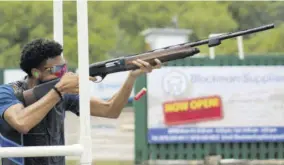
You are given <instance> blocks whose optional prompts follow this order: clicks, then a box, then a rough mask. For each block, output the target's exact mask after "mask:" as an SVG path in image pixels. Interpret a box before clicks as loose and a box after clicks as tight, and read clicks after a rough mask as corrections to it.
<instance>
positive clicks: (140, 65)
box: [132, 61, 146, 70]
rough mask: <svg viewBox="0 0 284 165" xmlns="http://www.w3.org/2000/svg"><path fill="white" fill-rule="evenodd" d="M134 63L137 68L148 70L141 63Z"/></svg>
mask: <svg viewBox="0 0 284 165" xmlns="http://www.w3.org/2000/svg"><path fill="white" fill-rule="evenodd" d="M132 63H133V64H134V65H136V66H138V67H139V68H140V69H141V70H146V68H145V67H144V66H143V65H142V64H141V63H139V62H137V61H132Z"/></svg>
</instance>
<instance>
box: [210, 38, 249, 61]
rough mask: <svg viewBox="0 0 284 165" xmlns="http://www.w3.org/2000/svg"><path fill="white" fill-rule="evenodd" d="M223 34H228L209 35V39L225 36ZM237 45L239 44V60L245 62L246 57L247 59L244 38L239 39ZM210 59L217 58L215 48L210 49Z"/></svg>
mask: <svg viewBox="0 0 284 165" xmlns="http://www.w3.org/2000/svg"><path fill="white" fill-rule="evenodd" d="M223 34H226V33H213V34H210V35H209V38H214V37H217V36H219V35H223ZM237 44H238V51H239V58H240V59H242V60H243V59H244V57H245V55H244V54H245V53H244V46H243V36H238V37H237ZM209 57H210V59H214V58H215V47H210V48H209Z"/></svg>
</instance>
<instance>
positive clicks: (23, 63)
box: [20, 38, 63, 77]
mask: <svg viewBox="0 0 284 165" xmlns="http://www.w3.org/2000/svg"><path fill="white" fill-rule="evenodd" d="M62 51H63V48H62V46H61V44H59V43H58V42H56V41H54V40H49V39H43V38H39V39H35V40H33V41H31V42H29V43H28V44H26V45H25V46H24V47H23V50H22V52H21V60H20V67H21V69H22V70H23V71H24V72H26V73H27V74H28V76H29V77H31V76H32V74H31V70H32V68H38V67H39V66H41V65H42V64H43V63H44V62H46V60H47V59H49V58H54V57H56V56H60V55H61V53H62Z"/></svg>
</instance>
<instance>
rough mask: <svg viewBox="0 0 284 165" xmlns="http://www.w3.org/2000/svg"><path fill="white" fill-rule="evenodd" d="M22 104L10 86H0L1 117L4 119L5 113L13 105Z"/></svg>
mask: <svg viewBox="0 0 284 165" xmlns="http://www.w3.org/2000/svg"><path fill="white" fill-rule="evenodd" d="M18 103H21V102H20V101H19V100H18V99H17V98H16V96H15V95H14V90H13V88H12V87H11V86H9V85H0V116H1V118H2V119H4V118H3V117H4V112H5V111H6V110H7V109H8V108H9V107H11V106H12V105H15V104H18Z"/></svg>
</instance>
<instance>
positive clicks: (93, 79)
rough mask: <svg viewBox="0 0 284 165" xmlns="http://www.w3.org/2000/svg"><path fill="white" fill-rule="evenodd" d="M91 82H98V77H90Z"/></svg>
mask: <svg viewBox="0 0 284 165" xmlns="http://www.w3.org/2000/svg"><path fill="white" fill-rule="evenodd" d="M89 80H90V81H96V80H97V78H96V77H91V76H89Z"/></svg>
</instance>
